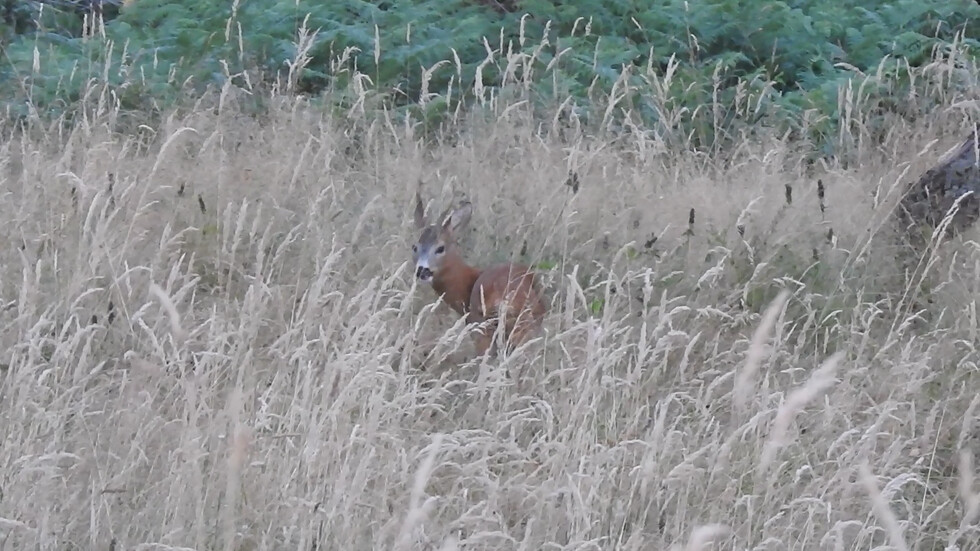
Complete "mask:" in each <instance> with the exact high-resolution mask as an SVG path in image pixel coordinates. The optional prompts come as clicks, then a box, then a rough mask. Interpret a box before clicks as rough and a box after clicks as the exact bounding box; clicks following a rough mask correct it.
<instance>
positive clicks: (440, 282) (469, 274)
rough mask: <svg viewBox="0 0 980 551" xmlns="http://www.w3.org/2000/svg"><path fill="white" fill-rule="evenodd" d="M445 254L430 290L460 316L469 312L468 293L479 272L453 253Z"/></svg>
mask: <svg viewBox="0 0 980 551" xmlns="http://www.w3.org/2000/svg"><path fill="white" fill-rule="evenodd" d="M446 254H447V257H446V260H445V262H444V264H443V266H442V269H441V270H439V271H438V273H436V276H435V277H434V278H433V279H432V289H433V290H435V292H436V294H437V295H440V296H442V297H443V300H445V301H446V303H447V304H449V306H450V307H451V308H452V309H453V310H455V311H456V313H458V314H460V315H462V314H465V313H466V311H467V310H469V303H470V293H471V292H472V291H473V286H474V285H475V284H476V280H477V278H478V277H480V270H478V269H476V268H474V267H473V266H470V265H469V264H467V263H466V261H465V260H463V259H462V257H460V256H459V253H456V252H455V251H451V252H448V253H446Z"/></svg>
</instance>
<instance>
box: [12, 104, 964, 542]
mask: <svg viewBox="0 0 980 551" xmlns="http://www.w3.org/2000/svg"><path fill="white" fill-rule="evenodd" d="M975 89H976V88H974V90H975ZM230 90H231V88H230V87H226V89H225V90H224V92H223V93H221V94H213V95H205V96H204V97H203V98H202V99H201V100H200V101H199V102H198V103H197V104H196V105H194V106H193V107H192V108H185V109H179V110H173V111H171V112H170V114H169V115H168V116H165V117H163V118H161V119H160V120H159V121H156V122H152V123H149V122H148V123H144V124H134V123H133V122H132V121H131V120H124V117H121V116H120V115H119V113H118V112H117V111H114V110H113V109H111V108H108V109H102V110H101V111H99V110H95V112H93V114H92V115H91V116H88V117H79V118H78V119H77V120H76V121H74V123H73V124H71V125H65V124H60V123H51V124H42V123H40V122H38V123H34V124H28V125H26V126H20V127H15V126H14V125H13V123H9V124H8V122H3V123H0V134H2V141H0V427H2V429H0V440H2V446H0V465H2V466H3V468H2V470H0V549H39V550H48V549H52V550H53V549H113V550H115V549H144V550H151V549H152V550H158V549H159V550H164V549H198V550H204V549H219V548H220V549H228V550H251V549H529V550H548V549H576V550H586V549H624V550H628V549H644V550H645V549H692V550H693V549H755V550H765V549H772V550H776V549H828V550H831V549H833V550H844V549H920V550H926V549H949V550H953V549H963V550H966V549H975V548H976V545H977V544H976V542H977V541H978V538H980V529H978V520H980V493H978V492H980V485H978V483H977V482H976V481H975V480H974V475H975V474H976V467H975V465H974V456H975V455H976V453H977V451H980V438H978V436H977V434H978V433H977V426H976V421H977V418H978V416H980V412H978V405H980V394H978V392H977V388H978V387H977V370H978V363H977V362H978V360H980V353H978V351H977V349H976V343H977V337H978V330H980V321H978V317H977V308H976V302H975V297H976V295H977V291H978V285H980V247H978V245H977V241H976V235H975V234H974V233H971V232H967V233H965V234H963V235H961V236H958V237H956V238H955V239H952V240H949V241H946V242H944V243H941V244H940V246H938V247H934V248H932V249H930V250H928V251H926V252H925V253H923V256H912V257H911V258H912V261H911V262H909V261H908V258H909V255H910V254H914V253H910V252H908V248H907V247H904V245H903V244H902V243H901V240H900V239H898V236H897V233H896V231H895V229H894V226H893V224H892V220H893V218H892V212H893V208H894V205H895V203H896V201H897V200H898V197H899V195H900V194H901V191H902V189H903V186H904V185H907V184H908V183H909V182H911V181H913V180H914V179H915V178H916V177H918V175H919V174H921V172H922V171H924V170H925V169H927V168H928V167H929V166H931V165H932V164H934V163H935V162H936V160H937V159H938V158H940V156H941V155H942V154H943V153H944V152H945V151H947V150H948V149H950V148H952V147H955V146H956V145H958V144H959V143H960V142H961V141H962V140H963V139H964V137H965V135H966V134H965V132H966V129H968V128H970V124H971V123H970V121H971V120H972V118H971V117H973V115H974V114H975V107H972V106H975V101H976V98H972V97H963V96H956V97H952V96H951V97H947V98H944V99H943V101H944V102H945V103H944V104H943V105H941V106H940V107H939V108H937V109H936V110H935V111H934V112H933V113H931V115H930V116H929V117H923V118H920V119H918V120H914V121H910V122H909V121H903V120H901V119H899V118H895V120H894V121H893V126H892V127H891V130H890V131H889V132H888V133H887V134H885V135H884V137H882V138H881V140H880V141H876V142H871V141H865V140H863V138H862V135H860V133H859V131H856V133H855V134H854V135H853V136H850V137H852V138H854V139H852V140H850V141H849V142H848V143H851V144H853V150H852V159H853V160H852V161H850V162H847V163H843V162H840V163H836V162H833V161H828V160H826V159H822V160H819V161H816V162H807V161H806V160H805V159H806V158H807V157H806V156H805V155H804V154H803V149H804V147H805V144H800V143H798V142H796V141H794V139H793V138H792V137H788V136H786V135H781V134H777V133H774V132H769V131H767V130H766V128H764V127H762V126H760V127H758V128H754V129H752V131H751V132H745V133H744V134H743V135H742V136H740V137H735V138H733V143H734V145H733V147H731V148H730V149H726V150H724V151H714V152H710V153H705V152H704V151H698V150H696V149H694V148H690V149H684V148H678V147H676V146H675V145H672V144H667V143H665V142H664V141H663V140H662V139H659V138H658V137H657V135H656V134H654V133H650V132H646V131H644V130H643V128H641V127H635V126H630V125H622V126H618V127H610V126H605V125H601V124H596V123H583V122H579V121H578V120H577V119H576V118H575V117H574V116H571V115H568V113H567V112H564V111H563V109H564V108H563V107H562V106H556V107H555V110H554V111H553V112H552V113H551V116H549V117H539V116H537V113H536V112H535V111H534V110H533V109H531V108H530V107H529V106H528V104H527V103H526V102H522V101H520V99H515V100H513V101H508V100H506V99H504V98H502V99H501V100H500V101H499V103H495V104H493V105H490V106H487V107H486V108H485V109H482V110H480V109H474V110H473V111H472V112H468V113H464V114H462V115H460V116H458V117H457V120H455V121H454V122H453V124H452V125H449V126H447V127H446V129H445V130H444V131H443V132H442V133H440V134H439V135H438V136H437V137H435V138H433V137H432V136H430V135H426V136H423V135H421V134H420V133H419V132H418V131H417V128H416V127H415V126H413V125H411V124H406V123H404V121H399V120H397V119H395V118H392V117H386V116H385V113H384V112H383V111H382V112H379V113H378V114H374V115H372V114H365V113H362V112H359V111H357V110H356V109H352V110H351V111H349V112H346V113H337V112H336V111H330V110H325V109H321V108H318V107H316V106H315V105H312V104H311V103H309V102H307V101H306V100H304V99H302V98H296V97H292V96H286V95H280V96H273V97H272V98H270V99H269V104H268V109H267V111H266V112H265V113H263V114H261V115H254V114H253V113H251V112H249V111H248V110H247V109H245V108H243V107H241V103H240V102H239V98H238V97H237V96H236V95H235V93H233V92H230ZM563 113H564V114H563ZM559 115H561V116H559ZM850 116H852V117H853V118H854V120H855V121H857V122H855V123H854V124H852V125H851V126H849V127H848V128H857V129H860V128H861V127H862V125H861V124H860V122H861V117H863V116H868V117H871V116H878V114H874V113H869V114H867V115H865V114H863V113H862V112H859V110H855V111H853V112H850ZM60 122H63V121H60ZM420 183H421V185H422V186H423V190H424V193H425V194H426V196H427V198H428V199H430V200H431V201H432V202H431V203H430V205H429V208H430V209H432V210H440V211H441V210H442V209H443V208H445V207H446V206H448V205H449V204H450V203H451V202H453V201H459V200H461V199H463V198H466V199H468V200H470V201H472V202H473V203H474V206H475V210H474V214H473V219H472V222H471V224H470V226H469V228H468V230H467V231H466V232H465V234H464V235H463V236H462V238H461V242H460V245H461V247H462V248H463V250H464V251H465V256H466V258H467V259H468V260H470V261H471V262H473V263H475V264H477V265H487V264H489V263H491V262H495V261H500V260H507V259H514V260H520V261H524V262H529V263H532V264H534V265H535V266H537V269H538V272H539V274H540V278H541V282H542V286H543V288H544V289H545V291H546V296H547V299H548V301H549V305H550V306H549V312H548V315H547V317H546V320H545V324H544V327H543V330H542V332H541V335H540V338H538V339H537V340H535V341H533V342H531V343H529V345H528V346H526V347H524V348H521V349H519V350H517V351H515V352H514V353H513V354H511V355H507V356H503V357H500V358H496V359H493V358H478V357H474V355H473V353H472V343H471V342H470V339H469V337H468V336H467V334H466V331H465V327H464V326H463V324H462V322H461V321H460V320H458V319H457V316H455V315H453V314H452V312H451V311H450V310H449V309H448V308H447V307H446V306H445V305H440V304H439V303H438V302H437V300H436V297H435V296H434V294H433V292H432V290H431V289H429V288H426V287H424V286H420V285H418V284H417V283H416V282H415V281H414V278H413V277H412V270H413V266H412V265H411V245H412V243H413V242H414V239H415V238H416V237H417V236H416V232H415V229H414V227H413V224H412V207H413V203H412V201H413V197H414V193H415V191H416V189H417V187H418V186H419V185H420ZM920 260H921V262H920ZM909 266H913V267H916V266H917V267H918V270H917V271H915V272H912V271H910V270H909ZM971 542H972V543H971Z"/></svg>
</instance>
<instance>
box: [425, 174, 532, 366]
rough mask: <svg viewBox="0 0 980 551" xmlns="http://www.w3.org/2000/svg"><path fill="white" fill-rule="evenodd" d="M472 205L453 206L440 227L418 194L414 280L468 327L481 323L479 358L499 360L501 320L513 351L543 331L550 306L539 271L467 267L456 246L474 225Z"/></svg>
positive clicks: (505, 266) (501, 266)
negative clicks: (428, 287) (460, 234)
mask: <svg viewBox="0 0 980 551" xmlns="http://www.w3.org/2000/svg"><path fill="white" fill-rule="evenodd" d="M472 214H473V205H472V204H470V203H469V202H466V201H464V202H462V203H461V204H460V205H459V206H458V207H457V208H456V209H453V208H452V207H450V208H449V209H446V212H445V213H444V214H443V215H442V217H441V218H440V219H439V220H436V223H435V224H431V225H430V224H429V223H428V222H427V221H426V218H425V206H424V205H423V204H422V194H421V193H420V192H416V194H415V226H416V227H417V228H418V229H419V230H421V234H420V235H419V239H418V241H417V242H416V243H415V244H414V245H412V255H413V257H414V259H415V277H416V278H418V280H419V281H421V282H423V283H429V284H431V285H432V289H433V290H435V292H436V294H438V295H440V296H442V297H443V300H445V301H446V303H447V304H449V306H450V307H451V308H452V309H453V310H455V311H456V313H458V314H459V315H461V316H462V315H465V316H466V322H467V324H480V327H479V328H478V330H477V332H476V334H475V335H474V339H475V341H476V349H477V353H478V354H479V355H481V356H482V355H483V354H485V353H486V352H487V350H488V349H489V350H490V352H491V355H496V346H493V348H491V345H492V344H493V336H494V332H495V331H496V328H497V326H498V324H499V323H500V320H503V322H504V335H505V337H506V339H507V349H508V351H511V350H513V349H514V348H515V347H516V346H519V345H521V344H523V343H525V342H527V341H528V339H530V337H531V336H532V335H533V334H534V333H535V332H536V331H537V329H538V328H539V327H540V326H541V322H542V319H543V317H544V312H545V305H544V301H543V300H542V298H541V294H540V292H539V291H538V289H537V284H536V281H535V277H534V272H532V271H531V269H530V268H529V267H528V266H523V265H520V264H509V263H505V264H497V265H494V266H490V267H489V268H486V269H484V270H479V269H477V268H474V267H472V266H470V265H469V264H467V263H466V261H465V260H463V257H462V256H461V255H460V253H459V251H458V250H457V247H456V233H457V232H458V231H459V230H460V229H461V228H462V227H463V226H465V225H466V223H467V222H469V219H470V215H472Z"/></svg>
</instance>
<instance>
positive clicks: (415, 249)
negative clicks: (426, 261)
mask: <svg viewBox="0 0 980 551" xmlns="http://www.w3.org/2000/svg"><path fill="white" fill-rule="evenodd" d="M412 252H413V253H417V252H419V246H418V245H412Z"/></svg>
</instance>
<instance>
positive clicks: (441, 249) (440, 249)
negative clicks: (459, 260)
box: [436, 245, 446, 254]
mask: <svg viewBox="0 0 980 551" xmlns="http://www.w3.org/2000/svg"><path fill="white" fill-rule="evenodd" d="M444 252H446V247H445V246H443V245H439V246H438V247H436V254H442V253H444Z"/></svg>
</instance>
